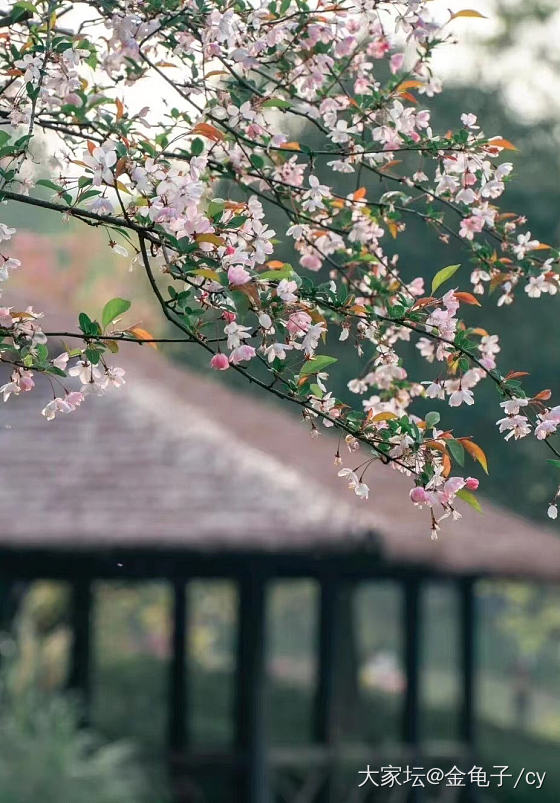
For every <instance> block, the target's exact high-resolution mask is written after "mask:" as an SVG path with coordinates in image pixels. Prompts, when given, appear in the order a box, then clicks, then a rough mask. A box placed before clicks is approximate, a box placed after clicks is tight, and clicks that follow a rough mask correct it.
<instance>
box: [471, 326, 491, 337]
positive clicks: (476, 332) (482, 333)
mask: <svg viewBox="0 0 560 803" xmlns="http://www.w3.org/2000/svg"><path fill="white" fill-rule="evenodd" d="M472 333H473V335H480V337H488V332H487V331H486V329H483V328H482V327H481V326H476V327H475V328H474V329H473V330H472Z"/></svg>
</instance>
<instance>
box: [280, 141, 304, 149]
mask: <svg viewBox="0 0 560 803" xmlns="http://www.w3.org/2000/svg"><path fill="white" fill-rule="evenodd" d="M282 147H283V148H284V149H285V150H288V151H299V150H301V148H300V145H299V142H284V144H283V145H282Z"/></svg>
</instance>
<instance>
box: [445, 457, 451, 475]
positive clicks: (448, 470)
mask: <svg viewBox="0 0 560 803" xmlns="http://www.w3.org/2000/svg"><path fill="white" fill-rule="evenodd" d="M450 474H451V458H450V457H449V455H448V454H444V455H443V476H444V477H449V475H450Z"/></svg>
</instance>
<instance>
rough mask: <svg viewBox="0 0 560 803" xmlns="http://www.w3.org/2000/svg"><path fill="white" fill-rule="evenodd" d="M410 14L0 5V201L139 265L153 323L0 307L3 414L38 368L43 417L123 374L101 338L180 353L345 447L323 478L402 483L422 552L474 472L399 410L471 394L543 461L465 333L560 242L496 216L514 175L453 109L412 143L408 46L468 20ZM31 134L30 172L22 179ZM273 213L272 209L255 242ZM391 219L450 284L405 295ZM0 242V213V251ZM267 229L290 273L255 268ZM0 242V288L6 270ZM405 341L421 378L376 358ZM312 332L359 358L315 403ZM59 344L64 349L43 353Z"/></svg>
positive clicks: (547, 412) (118, 315) (366, 8)
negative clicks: (43, 164)
mask: <svg viewBox="0 0 560 803" xmlns="http://www.w3.org/2000/svg"><path fill="white" fill-rule="evenodd" d="M429 6H430V3H429V2H425V1H424V0H412V2H410V0H409V2H400V0H360V2H354V0H340V1H339V2H336V3H335V4H328V3H326V2H324V0H314V3H313V4H311V5H308V4H307V3H302V2H300V1H299V0H272V2H267V3H263V4H262V5H261V4H259V3H251V4H246V3H245V2H244V0H240V2H238V3H237V4H236V5H235V7H230V6H228V5H226V4H225V3H222V2H221V0H208V2H198V0H197V2H181V1H180V0H158V1H157V2H156V0H144V2H141V3H140V2H138V3H136V2H130V3H126V4H124V3H119V2H115V0H102V1H101V2H93V1H92V2H89V3H80V4H70V5H65V4H63V3H62V2H60V1H59V0H49V1H48V2H47V1H46V0H38V2H36V3H32V2H27V1H26V2H16V3H14V4H13V5H12V6H11V8H10V11H9V12H6V13H4V14H3V15H0V26H1V27H0V38H1V39H2V40H3V44H4V45H5V47H4V48H3V49H2V52H1V55H0V65H1V73H0V75H1V77H0V199H3V200H5V201H10V202H12V203H18V204H22V205H32V206H36V207H41V208H43V209H47V210H49V211H52V212H53V213H57V214H60V215H63V216H65V217H71V218H73V219H75V220H77V221H80V222H82V223H85V224H86V225H90V226H96V227H102V228H103V229H104V230H105V231H106V232H107V234H108V240H109V247H111V248H112V249H114V250H115V251H116V252H117V253H119V254H122V255H123V256H129V255H131V256H133V258H134V259H135V260H136V261H138V262H139V263H140V264H141V265H142V267H143V269H144V271H145V273H146V276H147V278H148V281H149V283H150V286H151V288H152V291H153V294H154V297H155V299H156V301H157V303H158V305H159V308H160V309H161V312H162V315H163V316H164V318H165V319H167V321H168V323H169V324H170V326H172V327H174V328H175V329H177V330H178V335H177V336H176V337H171V336H170V337H154V336H153V335H152V334H151V333H150V332H147V331H145V330H143V329H141V328H140V327H138V326H129V325H127V324H126V314H127V312H128V309H129V308H130V306H131V303H132V302H131V301H130V300H126V299H121V298H114V299H110V300H109V301H108V302H107V304H106V305H105V307H104V309H103V310H102V312H101V314H100V315H99V316H98V318H91V317H90V316H89V315H88V314H86V313H85V312H83V313H81V314H80V316H79V320H78V328H77V329H76V330H75V331H64V332H59V331H49V329H48V327H47V326H44V325H43V321H42V315H41V314H40V313H39V312H36V311H35V310H34V309H33V308H31V307H28V308H27V309H26V310H16V309H15V308H14V307H10V306H5V307H0V361H1V362H4V363H8V364H9V365H10V366H11V371H12V372H11V376H10V379H9V381H8V382H6V383H5V384H4V385H3V386H2V387H1V388H0V392H1V393H2V394H3V397H4V400H5V401H6V400H8V399H9V398H10V397H12V396H18V395H20V394H21V393H22V392H26V391H30V390H32V388H33V387H34V383H35V378H34V377H35V374H40V375H45V376H47V377H49V379H50V380H51V382H53V383H54V384H53V388H54V395H53V399H52V401H50V402H49V403H48V404H47V405H46V407H45V408H44V409H43V414H44V415H45V417H46V418H48V419H51V418H53V417H54V416H55V415H57V414H59V413H69V412H72V411H73V410H74V409H75V408H76V407H78V406H79V405H80V404H82V403H83V402H84V400H85V398H86V397H87V395H88V394H89V393H91V392H104V391H105V390H107V389H108V388H109V387H111V386H117V387H118V386H119V385H121V384H122V383H123V382H124V370H123V369H122V368H120V367H117V366H115V365H114V364H113V359H114V355H115V354H117V353H118V351H119V345H120V344H121V343H122V342H126V341H132V342H136V343H137V344H151V345H156V344H158V343H169V342H173V343H186V344H189V345H192V346H195V347H198V348H201V349H203V350H204V351H206V352H207V354H208V358H209V363H210V366H211V368H212V369H214V370H228V369H229V370H234V371H236V372H238V373H239V374H241V375H242V376H243V377H244V378H245V379H246V380H247V381H249V382H251V383H254V384H256V385H257V386H258V387H260V388H261V389H263V390H265V391H267V392H269V393H272V394H274V395H275V396H277V397H278V398H280V399H282V400H283V401H289V402H290V403H291V404H295V405H297V406H298V407H299V408H300V409H301V412H302V415H303V417H304V419H305V421H306V422H307V423H308V424H309V426H310V428H311V432H312V433H313V434H317V433H318V431H319V429H318V424H320V423H322V425H324V426H326V427H332V428H334V429H338V430H339V431H340V433H341V435H342V436H344V438H345V441H346V444H347V446H348V449H349V451H350V454H352V453H353V452H355V451H357V450H358V449H360V450H361V451H362V452H363V451H365V452H366V456H365V459H364V457H363V456H362V457H360V458H355V459H356V461H357V462H358V463H359V465H358V466H357V467H354V468H352V467H347V466H343V467H342V468H341V469H340V471H339V473H340V475H341V477H343V478H345V479H347V481H348V484H349V486H350V487H351V488H352V489H353V490H354V491H355V492H356V493H357V494H358V495H359V496H361V497H363V498H367V496H368V493H369V488H368V484H367V476H366V472H367V470H368V468H369V466H370V465H371V463H372V462H373V461H375V460H380V461H381V462H383V463H384V464H387V465H390V466H392V467H393V468H394V469H396V470H398V471H400V472H402V473H405V474H406V475H408V476H409V477H410V478H411V483H412V488H411V491H410V497H411V500H412V502H413V503H414V504H416V505H417V506H418V507H426V508H428V509H429V513H430V522H431V527H432V533H433V535H434V536H435V534H436V533H437V531H438V529H439V526H440V522H441V520H442V519H443V518H446V517H448V516H452V517H457V516H458V515H459V513H458V512H457V510H456V508H455V500H456V498H457V497H460V498H462V499H463V500H464V501H466V502H468V503H470V504H472V505H473V506H475V507H478V502H477V499H476V496H475V495H474V494H473V492H474V491H476V489H477V487H478V480H476V479H474V478H472V477H469V476H464V474H465V472H464V471H463V466H464V462H465V458H466V455H468V456H470V457H471V458H473V459H475V460H477V461H478V462H479V463H480V464H481V465H482V467H483V468H484V469H485V470H487V468H488V467H487V462H486V455H485V453H484V451H483V450H482V449H481V447H480V446H479V445H478V444H477V443H476V442H475V441H473V440H472V438H471V437H463V436H461V435H458V434H457V435H456V434H455V433H454V430H453V428H452V424H447V423H445V424H444V423H443V422H442V423H441V424H440V421H441V413H440V412H439V411H438V410H433V411H432V412H429V413H428V414H426V415H423V416H421V415H419V414H418V413H416V412H415V404H414V402H415V400H416V399H420V398H426V397H428V398H430V399H433V400H434V404H438V403H441V402H447V403H448V406H450V407H451V408H454V407H458V406H460V405H463V404H466V405H472V404H474V403H475V402H476V397H475V393H476V391H475V388H476V386H477V385H478V384H479V383H480V382H481V381H483V380H485V379H488V378H489V379H490V380H491V382H492V383H493V384H494V385H495V387H496V389H497V391H498V402H499V404H500V406H501V408H502V412H501V413H500V416H501V417H500V418H499V421H498V426H499V429H500V431H501V432H504V433H505V434H506V438H507V439H510V438H514V439H519V438H523V437H527V436H529V435H531V434H533V435H534V436H536V438H537V439H539V440H542V441H544V442H545V443H546V445H547V446H548V448H549V450H551V451H552V452H553V454H554V455H555V456H556V457H560V451H559V450H558V448H557V447H556V446H555V445H554V443H553V438H554V436H555V433H556V431H557V428H558V426H559V425H560V407H554V406H551V405H549V404H548V402H549V399H550V392H549V391H547V390H540V391H538V392H534V393H531V392H529V391H528V390H526V389H525V388H524V386H523V384H522V380H523V379H524V376H525V374H524V372H518V371H514V372H510V373H504V372H502V371H501V370H500V369H499V368H498V366H497V362H496V360H497V355H498V354H499V352H500V345H499V343H498V338H497V336H495V335H492V334H489V333H488V332H487V331H486V330H485V329H483V328H481V327H478V326H472V325H470V324H469V321H468V309H469V307H471V306H481V305H482V301H483V299H484V298H485V297H487V296H489V295H490V293H491V292H494V293H496V295H497V298H498V305H500V306H501V305H503V304H510V303H512V302H513V300H514V298H515V295H516V293H518V292H519V290H521V289H522V290H524V291H525V292H526V293H528V295H529V296H530V297H532V298H538V297H539V296H541V295H543V294H553V295H554V294H556V292H557V290H558V286H559V272H558V259H559V252H558V251H557V250H554V249H552V248H550V247H549V246H547V245H544V244H542V243H540V242H538V241H537V240H536V239H534V238H532V237H531V234H530V232H528V231H527V230H526V225H525V224H526V221H525V219H524V218H523V217H522V216H519V215H516V214H512V213H508V212H502V211H500V209H499V208H498V206H497V199H498V198H499V197H500V196H501V195H502V193H503V191H504V189H505V186H506V184H507V182H508V181H509V180H510V176H511V172H512V168H513V166H512V164H511V163H510V162H508V161H504V160H503V158H502V157H503V155H504V152H506V151H511V150H515V149H514V146H513V145H512V144H511V143H510V142H509V141H508V140H506V139H503V138H502V137H500V136H494V137H488V136H486V135H485V134H484V133H483V132H482V130H481V129H480V127H479V124H478V121H477V119H476V117H475V116H474V115H472V114H469V113H464V114H463V115H462V116H461V119H460V121H457V130H455V131H448V132H446V133H445V134H438V133H436V132H434V130H433V128H432V124H431V119H430V109H429V99H430V98H431V97H432V96H433V95H434V94H436V93H439V92H440V91H441V83H440V81H439V80H438V79H437V77H435V76H434V74H433V72H432V68H431V59H432V55H433V52H434V50H435V49H436V48H438V47H443V46H450V43H451V38H452V37H451V33H450V25H451V24H452V23H453V22H454V20H455V19H458V18H460V17H461V16H477V14H476V12H473V11H464V12H458V13H456V14H454V15H451V16H448V17H447V18H445V19H442V20H434V19H432V18H431V17H430V14H429ZM78 7H79V8H78ZM478 16H480V15H478ZM62 17H63V18H64V23H63V25H61V22H60V21H61V18H62ZM141 92H143V95H141V94H140V93H141ZM148 96H149V97H150V98H153V99H154V102H153V103H151V104H150V105H145V106H142V105H141V104H142V102H143V101H142V98H143V97H148ZM160 98H161V100H160ZM420 101H422V103H420ZM40 134H41V135H42V136H43V139H42V140H41V143H42V144H43V146H44V147H46V148H47V150H48V151H49V162H48V164H49V168H48V174H47V175H45V174H44V173H41V170H40V169H37V167H36V164H35V162H36V157H37V148H36V144H35V143H36V142H37V141H38V137H39V135H40ZM366 179H369V183H367V182H366ZM349 185H353V189H352V191H350V192H347V191H346V190H343V189H341V187H348V186H349ZM41 187H42V188H43V196H42V195H41V194H40V193H39V194H38V193H37V191H36V188H41ZM45 189H47V190H48V191H49V192H50V193H52V196H51V197H50V198H49V199H45V198H44V190H45ZM222 196H223V197H222ZM273 209H276V210H280V211H281V212H282V213H283V215H284V216H285V217H284V220H285V224H286V227H285V230H284V229H283V230H282V232H279V233H278V234H277V233H276V232H275V231H274V230H272V228H271V227H270V224H269V223H268V222H267V220H270V218H269V217H267V216H268V215H269V213H270V210H273ZM410 220H418V221H420V222H421V223H422V224H425V225H426V226H427V229H428V233H430V234H431V236H434V235H435V236H436V237H437V238H439V240H440V241H442V242H443V243H448V242H450V241H454V242H456V243H457V242H459V243H460V244H461V246H462V247H463V248H464V250H465V260H469V261H470V262H471V263H472V265H473V268H472V270H471V273H470V282H471V287H470V288H469V289H465V282H466V279H465V277H464V270H461V266H460V265H447V266H444V267H441V266H437V265H434V269H433V271H432V275H431V276H430V277H429V278H430V280H431V284H430V286H429V287H427V288H425V284H426V279H427V278H428V277H424V276H416V277H415V278H412V279H406V278H404V277H405V276H410V275H411V266H409V265H402V266H401V265H400V264H399V255H398V246H399V240H400V238H402V237H405V236H406V235H407V231H408V222H409V221H410ZM13 234H14V230H13V229H11V228H9V227H8V226H6V225H5V224H1V223H0V241H5V242H6V243H7V242H8V241H10V240H11V238H12V235H13ZM280 236H281V238H282V240H283V241H284V247H285V248H286V247H288V248H289V249H290V250H291V252H292V254H293V258H291V261H290V262H287V261H285V259H280V258H278V250H277V246H278V241H277V237H280ZM6 247H7V246H6ZM16 248H17V243H16V244H15V245H14V249H16ZM3 251H4V247H3V246H2V250H1V251H0V279H2V280H5V279H7V278H8V276H9V274H10V272H11V271H12V270H14V269H16V268H17V267H19V262H18V260H17V258H16V256H15V255H14V254H4V253H3ZM275 252H276V253H275ZM543 252H546V253H545V254H544V258H543ZM401 268H402V271H403V272H401ZM450 288H451V289H450ZM411 337H414V338H416V347H417V348H418V350H419V352H420V354H421V355H422V357H423V358H424V360H425V361H426V369H427V375H426V379H423V380H420V381H415V380H413V379H411V378H410V377H409V375H408V371H407V367H406V359H405V356H406V355H405V353H403V352H404V349H401V344H406V343H407V341H409V339H410V338H411ZM333 338H338V340H339V341H341V342H343V343H345V344H346V346H345V347H346V348H347V349H348V350H349V351H350V350H353V351H354V352H356V353H357V354H358V355H359V357H360V358H361V364H362V368H361V370H360V371H359V373H358V376H356V377H355V378H354V379H352V380H351V381H350V382H349V385H348V387H349V389H350V391H352V392H353V393H354V394H356V396H357V397H358V398H357V402H356V404H354V405H352V406H349V405H347V404H345V403H343V402H342V401H341V400H339V399H337V398H336V397H335V396H334V395H333V393H332V391H331V390H329V373H332V372H333V371H336V368H337V366H336V363H337V360H336V359H335V357H334V356H332V355H331V354H329V353H328V351H329V347H330V344H331V343H332V340H333ZM60 339H62V340H63V341H68V340H72V341H76V340H77V341H78V345H77V347H75V348H71V347H70V346H67V347H65V348H64V350H63V351H62V353H56V352H55V351H53V348H54V345H53V344H54V343H55V342H56V341H59V340H60ZM436 366H437V373H436V375H435V376H434V368H435V367H436ZM76 382H77V383H78V384H77V385H76V384H75V383H76ZM336 458H337V462H341V460H342V458H341V456H340V453H339V452H337V455H336ZM553 462H556V463H557V464H558V466H560V461H558V460H557V461H553ZM556 495H557V494H556ZM556 495H555V496H554V497H553V499H552V501H551V505H550V509H549V513H550V515H551V516H555V512H556V504H555V497H556Z"/></svg>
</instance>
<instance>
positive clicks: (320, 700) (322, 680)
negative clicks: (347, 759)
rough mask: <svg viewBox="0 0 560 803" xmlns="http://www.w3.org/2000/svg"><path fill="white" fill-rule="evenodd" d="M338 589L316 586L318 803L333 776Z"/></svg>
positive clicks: (330, 584) (323, 801)
mask: <svg viewBox="0 0 560 803" xmlns="http://www.w3.org/2000/svg"><path fill="white" fill-rule="evenodd" d="M337 603H338V588H337V584H336V581H335V579H334V577H331V576H329V577H323V578H322V579H321V581H320V586H319V621H318V644H317V653H318V654H317V680H316V688H315V700H314V711H313V740H314V742H317V743H318V744H320V745H321V746H322V747H324V748H325V751H326V762H327V764H326V768H325V769H326V772H325V782H324V784H323V787H322V789H321V795H320V797H319V801H320V803H329V801H330V800H331V799H332V791H333V790H332V787H333V773H332V757H331V755H330V753H331V749H332V747H333V745H334V743H335V740H336V710H335V708H336V706H335V673H336V647H337V645H336V635H337V633H338V631H339V627H338V604H337Z"/></svg>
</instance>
